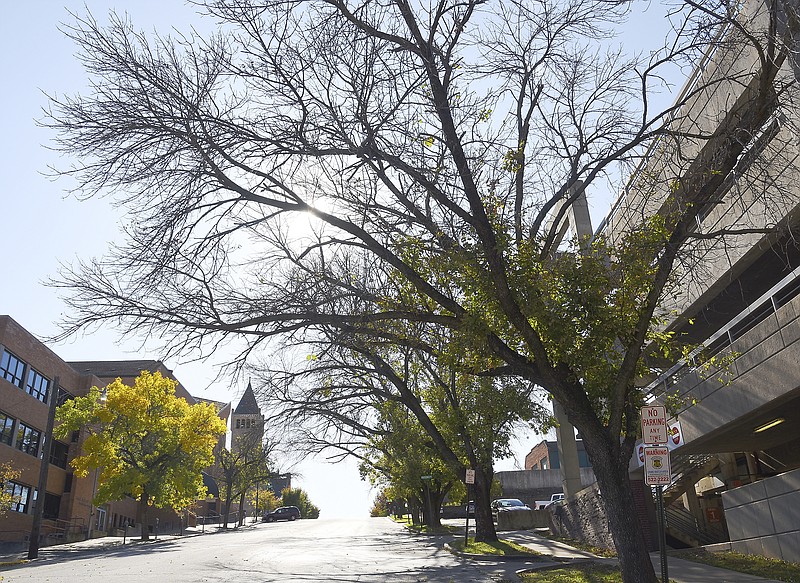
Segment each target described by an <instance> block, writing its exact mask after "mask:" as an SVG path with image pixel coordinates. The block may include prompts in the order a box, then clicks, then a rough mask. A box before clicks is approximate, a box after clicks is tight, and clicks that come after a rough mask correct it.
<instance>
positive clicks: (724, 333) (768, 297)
mask: <svg viewBox="0 0 800 583" xmlns="http://www.w3.org/2000/svg"><path fill="white" fill-rule="evenodd" d="M797 280H800V267H798V268H796V269H794V270H792V271H791V273H789V274H788V275H786V277H784V278H783V279H781V280H780V281H779V282H778V283H776V284H775V285H774V286H772V287H771V288H770V289H769V290H768V291H767V292H766V293H764V294H763V295H761V297H759V298H758V299H757V300H756V301H754V302H752V303H750V305H749V306H747V307H746V308H744V309H743V310H742V311H741V312H739V313H738V314H737V315H736V316H735V317H734V318H732V319H731V320H730V321H728V323H727V324H725V326H723V327H722V328H720V329H719V330H717V331H716V332H715V333H714V334H712V335H711V336H709V337H708V339H707V340H706V341H705V342H703V343H702V344H700V345H699V346H698V347H697V348H695V349H694V350H693V351H692V352H690V353H689V355H688V356H687V357H686V358H682V359H681V360H679V361H678V362H676V363H675V364H674V365H672V366H671V367H670V368H668V369H667V370H666V371H665V372H663V373H661V374H660V375H659V376H658V377H657V378H656V379H655V380H654V381H652V382H651V383H650V384H648V385H647V386H646V387H645V388H644V393H645V398H646V400H647V401H652V400H653V399H655V398H657V397H658V396H660V395H663V394H664V393H665V392H666V391H667V389H668V388H669V386H671V385H669V384H668V381H669V380H670V379H671V378H672V377H674V376H675V375H676V373H678V372H679V371H680V370H681V369H683V368H685V367H690V368H691V367H692V366H694V362H695V360H696V358H697V357H698V356H699V355H700V354H701V353H703V352H704V351H706V349H707V348H708V347H710V346H713V345H714V344H715V343H716V342H717V341H718V340H719V339H721V338H723V337H727V341H725V342H723V343H721V344H719V345H717V346H715V353H718V352H720V351H722V350H724V349H725V348H727V347H728V346H730V345H731V344H733V342H734V341H735V340H736V339H737V338H738V337H737V338H734V337H733V336H732V335H731V330H732V329H734V328H735V327H736V326H737V325H738V324H740V323H742V322H743V321H744V320H746V319H747V318H748V317H749V316H751V315H755V316H756V317H757V318H758V319H757V320H755V321H753V322H749V324H750V328H752V327H753V326H755V325H757V324H758V323H760V322H763V321H764V320H766V319H767V318H768V317H769V316H771V315H772V314H774V313H775V312H776V311H777V309H778V308H779V307H780V306H781V305H783V302H777V301H776V299H775V298H776V296H780V295H781V292H783V291H784V290H785V289H786V288H788V287H789V286H791V285H793V284H796V283H797ZM765 305H767V306H771V308H770V309H768V310H762V308H763V307H764V306H765ZM759 310H761V311H760V312H759ZM750 328H748V331H749V329H750ZM660 387H661V388H660ZM659 389H660V390H659Z"/></svg>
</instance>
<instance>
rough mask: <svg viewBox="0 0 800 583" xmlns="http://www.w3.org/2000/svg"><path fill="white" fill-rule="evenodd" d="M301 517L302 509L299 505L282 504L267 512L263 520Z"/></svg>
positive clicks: (270, 520)
mask: <svg viewBox="0 0 800 583" xmlns="http://www.w3.org/2000/svg"><path fill="white" fill-rule="evenodd" d="M298 518H300V509H299V508H298V507H297V506H281V507H280V508H276V509H275V510H273V511H272V512H267V513H266V514H264V516H262V517H261V522H274V521H276V520H297V519H298Z"/></svg>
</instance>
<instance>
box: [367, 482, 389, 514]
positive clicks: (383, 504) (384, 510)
mask: <svg viewBox="0 0 800 583" xmlns="http://www.w3.org/2000/svg"><path fill="white" fill-rule="evenodd" d="M390 504H391V500H390V498H389V497H388V496H387V494H386V489H385V488H383V489H381V491H380V492H378V495H377V496H375V500H373V501H372V508H370V509H369V515H370V516H372V517H373V518H375V517H378V516H389V506H390Z"/></svg>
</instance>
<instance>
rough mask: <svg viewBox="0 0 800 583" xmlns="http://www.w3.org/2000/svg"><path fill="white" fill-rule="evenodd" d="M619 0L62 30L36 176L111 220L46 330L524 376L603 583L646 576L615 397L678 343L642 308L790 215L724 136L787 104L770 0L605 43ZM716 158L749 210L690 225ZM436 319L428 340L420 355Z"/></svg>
mask: <svg viewBox="0 0 800 583" xmlns="http://www.w3.org/2000/svg"><path fill="white" fill-rule="evenodd" d="M631 6H633V3H630V2H625V1H622V2H609V1H608V0H588V1H586V0H560V1H559V0H553V1H550V0H540V1H534V2H527V3H523V2H511V3H508V2H499V1H498V2H485V1H484V0H467V1H464V2H455V1H449V0H442V1H441V2H419V3H415V4H412V3H409V2H408V1H407V0H392V1H389V2H383V3H366V4H365V3H349V2H347V0H293V1H288V2H287V1H284V0H281V1H277V0H275V1H272V0H267V1H265V2H250V1H248V0H243V1H238V2H226V1H224V0H218V1H215V0H208V1H207V2H206V3H205V7H204V10H205V11H206V12H207V13H209V14H210V15H211V16H212V17H214V18H216V19H217V20H218V21H219V22H220V23H221V25H222V26H223V27H224V34H222V33H221V34H219V35H217V36H213V37H211V38H209V39H205V40H201V39H196V38H186V37H181V39H180V41H176V40H171V39H169V38H156V39H155V40H153V41H151V40H150V39H148V38H146V37H145V36H144V35H143V34H139V33H137V32H136V31H135V30H134V29H133V28H132V26H131V25H130V23H129V22H128V21H126V20H122V19H119V18H115V17H112V20H111V22H110V24H109V26H108V27H106V28H103V27H101V26H100V25H99V24H98V23H97V22H96V21H95V20H94V19H92V18H91V17H86V18H84V19H79V20H78V21H77V22H76V23H75V24H74V25H73V26H72V27H71V28H69V29H68V30H67V33H68V34H69V35H70V36H71V37H72V38H73V39H74V40H75V41H76V42H77V43H78V45H79V48H80V55H79V56H80V58H81V59H82V60H83V62H84V64H85V65H86V68H87V70H88V71H89V72H90V73H91V74H92V75H93V76H94V78H93V84H92V91H93V93H91V94H89V95H88V96H83V97H81V96H79V97H74V98H69V97H67V98H54V99H53V100H52V109H51V111H50V112H49V116H48V118H47V119H46V120H45V122H44V123H45V124H46V125H48V126H50V127H52V128H54V129H55V130H57V131H59V132H60V134H59V139H58V142H57V146H58V147H59V148H60V149H61V151H62V152H64V153H66V154H71V155H74V157H75V166H73V167H70V168H69V169H68V170H65V171H64V172H63V173H64V174H67V175H70V176H72V177H74V178H75V179H76V180H77V189H78V190H79V191H81V192H82V193H84V194H95V193H100V192H106V191H108V190H111V191H117V192H118V193H119V195H120V198H121V201H122V202H123V203H127V205H128V207H127V208H128V210H129V214H128V215H127V216H129V217H130V219H131V221H132V224H131V225H130V226H129V227H128V228H127V230H126V232H127V234H128V235H129V237H128V239H127V241H124V242H121V243H119V244H118V245H117V246H115V247H114V249H113V250H112V251H111V254H110V257H108V258H107V259H106V260H104V261H97V262H92V263H86V264H79V265H77V266H75V267H74V268H73V269H71V270H67V271H66V272H64V273H63V275H62V278H61V280H60V281H58V282H56V285H61V286H65V287H67V288H69V290H70V299H69V301H70V303H71V306H72V308H73V309H74V311H73V314H72V315H71V317H70V319H69V320H68V321H67V322H65V334H70V333H72V332H75V331H76V330H78V329H81V328H82V327H84V326H89V325H91V324H94V323H96V322H98V321H100V320H107V321H111V322H114V323H118V324H121V325H122V330H123V331H124V332H128V333H137V332H141V331H144V332H148V333H151V334H153V335H154V336H157V337H159V338H162V339H165V340H166V342H167V343H168V345H169V348H170V349H171V350H174V351H179V350H182V349H187V350H188V349H195V348H196V347H197V346H201V345H212V346H220V345H223V344H225V340H230V339H234V338H235V339H238V340H240V341H242V342H243V343H244V344H245V346H244V349H243V350H242V351H241V352H240V354H241V358H248V357H250V358H252V357H254V356H255V355H256V354H257V351H258V350H259V348H260V347H261V346H263V344H264V343H265V342H266V341H267V340H268V339H270V338H272V337H280V338H282V339H285V340H286V341H287V342H288V343H290V344H295V345H297V344H302V343H305V342H312V343H313V342H317V341H318V340H319V339H320V337H325V338H328V339H331V338H333V339H336V340H337V342H338V341H340V340H341V341H343V342H342V344H343V346H345V347H355V348H360V347H361V346H362V340H361V339H362V338H365V337H366V338H368V339H369V340H370V342H369V343H368V346H369V350H370V352H371V353H372V354H378V355H381V356H385V357H386V358H385V359H384V360H385V361H387V362H390V363H391V362H392V358H393V357H392V356H391V352H392V351H400V352H402V351H403V350H405V349H414V350H420V351H422V352H423V353H427V354H429V355H430V356H431V357H432V358H435V359H436V361H437V362H439V363H442V364H447V363H448V360H447V359H448V358H450V359H451V361H450V362H451V364H452V365H453V366H455V365H458V367H459V368H460V370H458V371H457V373H458V372H463V373H469V374H472V375H475V376H478V377H492V376H504V377H506V378H508V377H513V378H516V379H519V380H520V381H524V382H526V383H530V384H535V385H538V386H540V387H542V388H543V389H545V390H546V391H547V392H548V393H549V395H550V397H552V398H553V399H555V400H556V401H558V402H559V403H560V405H561V406H562V407H563V408H564V410H565V411H566V413H567V416H568V418H569V420H570V421H571V422H572V423H573V424H574V425H575V426H576V428H577V429H578V430H579V431H580V433H581V434H582V436H583V439H584V443H585V445H586V449H587V453H588V455H589V458H590V460H591V461H592V465H593V467H594V469H595V473H596V475H597V479H598V483H599V486H600V488H601V490H602V493H603V497H602V499H603V503H604V505H605V510H606V514H607V517H608V520H609V525H610V529H611V531H612V533H613V536H614V541H615V544H616V547H617V551H618V554H619V557H620V564H621V568H622V572H623V578H624V580H625V581H627V582H632V581H646V582H653V581H655V574H654V572H653V569H652V565H651V563H650V559H649V556H648V554H647V552H646V550H645V547H644V545H642V544H641V543H640V539H641V529H640V526H639V523H638V519H637V517H636V516H635V515H634V514H633V513H631V512H630V511H629V510H630V509H629V506H628V501H629V500H630V499H631V497H632V493H631V491H630V485H629V484H628V474H627V467H628V462H629V460H630V457H631V454H632V449H633V443H634V440H635V438H636V432H637V426H638V419H637V416H638V407H639V405H640V404H641V403H642V400H643V395H642V394H641V391H640V389H639V388H638V384H637V381H638V380H639V379H640V378H641V377H642V376H643V375H645V374H646V373H649V372H650V371H651V370H653V369H655V368H658V367H659V366H660V365H661V364H663V361H660V360H658V359H654V358H652V356H654V355H655V354H656V352H658V353H662V352H667V353H669V352H672V353H674V352H676V351H677V352H679V351H681V350H682V348H683V347H682V346H681V345H680V342H679V340H680V339H679V338H676V337H674V336H672V335H671V334H670V330H668V329H667V328H666V326H667V321H666V316H668V315H669V309H670V307H671V306H672V305H673V304H674V301H681V300H686V297H685V295H682V292H683V291H684V290H683V288H682V287H681V284H683V283H685V282H686V280H687V278H688V277H690V276H691V274H692V273H693V270H694V267H693V266H696V265H697V264H698V261H699V259H698V258H699V257H700V252H701V251H703V249H705V248H708V247H713V248H715V249H718V250H722V251H725V250H726V249H734V248H735V245H736V243H737V242H738V241H739V240H740V239H739V237H740V236H742V235H748V236H755V235H761V234H764V233H766V232H767V231H770V230H774V228H775V227H776V226H778V224H779V222H780V221H781V220H782V217H784V216H786V215H787V212H786V211H788V210H789V209H792V208H794V206H795V205H796V203H797V195H796V189H795V190H791V189H783V188H781V186H782V185H784V184H786V182H787V181H786V179H785V177H783V176H780V174H779V173H780V172H781V171H783V170H784V169H785V168H787V167H791V164H792V163H791V161H788V162H787V163H786V164H781V163H777V164H771V165H770V166H769V168H767V167H766V166H764V165H763V164H759V163H757V161H754V160H751V156H750V153H751V152H753V149H752V148H750V145H751V144H752V143H753V141H754V140H758V139H760V138H759V136H761V135H763V132H761V131H760V130H761V128H762V127H763V126H765V124H766V123H768V121H769V120H770V119H771V117H770V116H773V115H774V114H779V113H780V111H779V110H780V107H781V106H782V104H783V103H786V102H788V100H789V99H791V97H792V95H793V92H792V89H793V85H794V84H795V77H794V75H792V74H788V75H784V74H780V75H779V74H778V72H779V71H780V70H781V67H783V66H784V65H787V64H790V65H792V66H795V67H796V66H797V63H796V62H795V61H794V60H795V56H796V55H797V54H798V51H797V50H796V49H797V46H796V42H795V39H794V38H793V36H792V35H793V34H794V33H793V28H792V27H791V26H787V18H786V13H787V12H788V13H793V10H792V8H793V7H792V6H791V5H789V3H788V2H785V0H778V1H777V2H774V3H770V4H768V5H764V6H763V7H761V12H760V13H759V14H758V18H748V15H749V12H747V11H742V10H741V9H740V8H741V6H740V3H739V2H732V1H731V2H728V1H726V0H691V1H689V0H686V1H681V0H676V2H674V3H673V5H671V6H670V7H669V9H668V10H666V12H667V14H666V17H667V18H666V21H667V22H669V24H670V25H671V26H669V27H667V29H668V30H666V31H665V34H664V35H663V36H662V35H652V38H653V39H657V38H663V37H666V42H664V44H661V45H660V46H654V47H652V50H642V51H636V53H635V54H627V53H626V52H625V51H624V50H622V49H620V48H618V46H617V45H618V44H619V43H622V41H623V39H624V36H623V35H624V33H625V30H624V28H622V26H624V24H620V23H624V20H625V16H626V13H627V11H628V9H629V8H630V7H631ZM656 6H658V5H656ZM789 21H791V19H789ZM609 39H611V41H612V42H609ZM731 54H737V55H739V54H746V55H750V56H751V57H752V58H750V57H747V58H743V59H741V60H735V59H727V58H724V57H727V55H731ZM706 55H715V57H714V58H719V59H720V61H724V62H725V67H710V68H706V69H705V71H706V72H707V74H704V75H701V76H698V77H696V78H693V81H692V84H691V85H690V86H689V87H688V89H687V90H686V91H684V92H682V93H681V94H680V95H679V96H678V100H677V101H676V102H675V103H674V104H673V105H670V106H668V107H665V108H661V107H658V106H657V102H658V100H659V99H661V101H663V98H664V95H663V94H664V92H665V91H664V82H663V80H664V79H665V78H669V77H671V76H673V75H674V74H675V72H676V71H678V70H681V68H682V67H687V66H688V67H690V68H691V67H693V66H694V65H695V64H696V63H698V62H702V59H705V58H706ZM740 65H741V66H740ZM719 95H722V96H725V99H717V97H718V96H719ZM728 96H734V97H732V98H730V99H728ZM720 103H722V105H721V106H719V107H718V105H719V104H720ZM715 108H717V109H715ZM698 110H702V112H703V115H697V111H698ZM790 117H791V116H790ZM705 121H709V122H710V123H709V124H708V125H704V123H705ZM788 133H789V134H791V133H792V132H788ZM770 135H771V134H770ZM775 150H776V151H777V152H776V154H775V158H774V159H776V160H778V161H779V162H780V157H781V153H782V149H781V148H780V147H777V148H775ZM792 150H793V148H792V147H790V148H785V151H786V152H789V151H792ZM647 160H649V161H651V162H648V163H645V161H647ZM742 160H745V161H746V162H747V165H748V167H749V168H752V169H753V170H752V171H748V177H749V176H750V175H752V177H753V179H754V180H756V181H758V182H757V183H758V184H759V185H764V186H765V188H763V189H762V190H763V193H762V194H759V196H762V197H764V198H763V199H762V200H761V201H760V202H761V203H763V204H762V207H763V208H764V209H765V210H764V212H763V213H755V214H753V215H751V216H749V217H748V218H747V219H746V221H745V222H744V223H743V224H736V225H728V224H723V225H722V226H720V228H719V229H716V230H713V231H708V230H706V231H703V232H699V231H698V227H697V225H698V220H697V217H698V213H701V214H702V213H704V212H706V211H708V210H710V209H713V208H715V207H716V206H717V205H719V204H721V203H722V202H724V201H725V200H726V199H727V197H729V196H730V194H728V193H730V192H734V193H735V189H734V190H733V191H731V190H726V189H725V188H724V187H725V185H727V184H731V183H736V182H737V181H738V179H739V176H740V171H741V170H742V164H740V162H741V161H742ZM635 167H639V168H640V171H639V172H638V173H637V174H636V175H635V177H634V178H635V180H632V181H631V183H628V182H627V178H628V176H629V174H630V171H631V169H633V168H635ZM609 182H611V183H612V184H611V187H612V189H613V190H615V191H623V190H624V191H625V192H626V193H627V194H628V196H627V197H626V198H625V200H624V201H623V203H624V204H621V207H619V208H617V209H616V210H617V211H618V212H617V214H616V215H615V220H614V221H613V223H614V224H613V225H611V227H609V230H608V231H607V232H606V234H605V235H604V236H599V237H597V238H596V239H595V240H593V241H585V240H584V241H579V242H578V243H577V244H576V245H575V246H573V247H571V248H565V246H564V245H562V243H563V241H562V237H561V235H562V233H563V226H564V220H565V219H566V218H567V214H568V213H569V212H570V209H571V208H573V205H574V203H575V202H576V201H578V200H580V199H581V198H582V197H583V196H584V195H598V194H601V193H606V192H607V191H608V187H609ZM770 193H775V195H774V196H772V195H771V194H770ZM656 211H657V212H656ZM620 217H621V218H620ZM647 217H651V218H649V219H648V218H647ZM784 225H785V223H784ZM791 226H793V225H788V227H791ZM245 241H246V242H247V244H243V242H245ZM674 298H677V300H674ZM678 324H680V322H679V323H678ZM678 324H676V325H678ZM441 328H445V329H447V330H449V331H450V333H451V334H452V335H453V346H451V347H444V348H443V347H441V346H440V345H439V344H437V343H436V342H430V341H429V340H428V338H429V337H430V336H431V335H432V336H433V337H440V336H441V335H440V334H439V333H438V330H439V329H441ZM353 337H356V338H358V339H359V341H358V342H355V343H352V342H350V340H349V339H350V338H353ZM376 345H378V346H380V347H387V346H391V347H393V348H392V350H391V351H389V352H387V353H383V352H381V351H380V350H377V349H376V348H375V346H376ZM655 349H658V350H657V351H655ZM455 354H458V355H460V356H461V358H460V359H459V361H458V362H457V363H456V362H455V361H453V360H452V357H453V356H454V355H455ZM471 382H472V381H467V380H466V379H465V385H464V386H469V384H470V383H471ZM409 404H412V405H413V400H409ZM354 414H355V416H357V415H358V414H359V413H358V412H354ZM418 418H419V419H424V415H419V416H418ZM429 430H430V432H429V435H432V436H433V435H435V433H436V432H435V431H433V427H432V426H428V427H426V431H429ZM443 441H444V440H443ZM345 443H346V442H345ZM489 534H491V533H489Z"/></svg>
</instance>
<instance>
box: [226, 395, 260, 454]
mask: <svg viewBox="0 0 800 583" xmlns="http://www.w3.org/2000/svg"><path fill="white" fill-rule="evenodd" d="M252 430H258V431H260V432H261V433H263V431H264V415H263V414H262V413H261V408H260V407H259V406H258V403H257V402H256V396H255V394H254V393H253V386H252V385H251V384H250V383H249V382H248V383H247V389H245V391H244V395H242V398H241V399H240V400H239V404H238V405H236V409H234V410H233V414H232V415H231V447H232V448H233V447H236V442H237V439H236V438H237V437H239V436H241V435H245V434H247V433H249V432H250V431H252Z"/></svg>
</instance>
